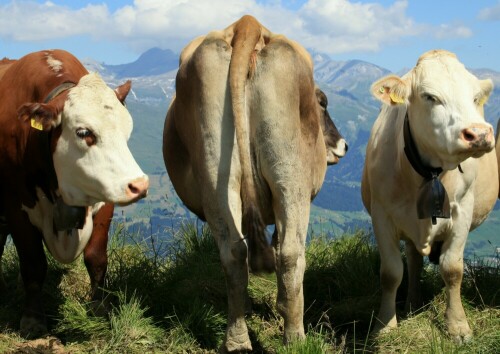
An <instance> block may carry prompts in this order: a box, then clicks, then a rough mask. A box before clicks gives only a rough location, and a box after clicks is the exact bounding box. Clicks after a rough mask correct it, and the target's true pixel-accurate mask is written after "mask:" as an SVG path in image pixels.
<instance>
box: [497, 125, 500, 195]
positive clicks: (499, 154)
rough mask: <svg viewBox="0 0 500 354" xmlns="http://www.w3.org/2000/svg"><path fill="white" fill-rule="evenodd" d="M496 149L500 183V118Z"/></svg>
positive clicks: (499, 193)
mask: <svg viewBox="0 0 500 354" xmlns="http://www.w3.org/2000/svg"><path fill="white" fill-rule="evenodd" d="M496 136H497V137H496V141H497V144H496V151H497V161H498V177H499V183H500V119H499V120H498V123H497V135H496ZM498 198H500V190H499V192H498Z"/></svg>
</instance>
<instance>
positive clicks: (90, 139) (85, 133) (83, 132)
mask: <svg viewBox="0 0 500 354" xmlns="http://www.w3.org/2000/svg"><path fill="white" fill-rule="evenodd" d="M76 136H77V137H79V138H80V139H83V140H85V142H86V143H87V145H88V146H91V145H94V144H95V142H96V138H95V135H94V133H92V131H91V130H90V129H86V128H78V129H77V130H76Z"/></svg>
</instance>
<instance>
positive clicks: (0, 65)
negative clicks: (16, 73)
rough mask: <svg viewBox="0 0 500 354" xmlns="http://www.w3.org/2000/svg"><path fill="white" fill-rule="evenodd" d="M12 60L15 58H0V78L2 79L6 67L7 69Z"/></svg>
mask: <svg viewBox="0 0 500 354" xmlns="http://www.w3.org/2000/svg"><path fill="white" fill-rule="evenodd" d="M14 62H15V60H13V59H7V58H3V59H2V60H0V80H1V79H2V77H3V75H4V74H5V72H6V71H7V69H9V68H10V67H11V65H12V64H13V63H14Z"/></svg>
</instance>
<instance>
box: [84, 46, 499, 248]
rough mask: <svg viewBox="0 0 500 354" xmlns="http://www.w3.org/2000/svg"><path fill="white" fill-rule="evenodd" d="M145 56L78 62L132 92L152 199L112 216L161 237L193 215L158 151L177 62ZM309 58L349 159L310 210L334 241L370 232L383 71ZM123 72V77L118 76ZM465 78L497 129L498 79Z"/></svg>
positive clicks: (135, 138) (137, 145)
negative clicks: (368, 157) (367, 188)
mask: <svg viewBox="0 0 500 354" xmlns="http://www.w3.org/2000/svg"><path fill="white" fill-rule="evenodd" d="M146 53H147V55H145V54H146ZM146 53H145V54H144V55H142V56H141V57H140V58H139V59H138V60H136V61H135V62H133V63H130V64H123V65H119V66H109V65H105V64H103V63H99V62H96V61H95V60H91V59H87V60H84V61H83V62H84V65H85V66H86V67H87V69H88V70H89V71H97V72H99V73H100V74H101V76H102V77H103V78H104V80H105V81H106V82H108V83H109V84H110V86H111V87H113V86H116V85H119V84H121V83H123V82H125V80H127V79H130V80H132V91H131V93H130V94H129V96H128V98H127V105H128V108H129V110H130V112H131V114H132V116H133V117H134V131H133V134H132V137H131V139H130V147H131V150H132V151H133V153H134V155H135V156H136V158H137V160H138V161H139V164H140V165H141V167H143V169H144V170H145V172H147V173H148V174H150V175H151V177H152V179H151V191H150V194H149V196H148V198H147V200H145V201H142V202H141V203H138V204H136V205H134V206H130V207H127V208H125V209H119V211H118V212H117V216H119V215H122V216H123V217H124V218H127V217H129V219H128V220H132V219H133V220H138V219H139V220H142V223H141V224H142V227H146V228H149V232H157V231H158V232H161V231H159V230H160V229H161V228H164V227H167V226H168V227H174V226H175V225H178V224H179V223H180V222H182V221H183V220H185V218H186V217H190V216H191V217H192V215H191V214H190V213H189V211H188V210H187V209H186V208H185V207H184V205H183V204H182V202H181V201H180V200H179V199H178V197H177V196H176V194H175V191H174V189H173V186H172V185H171V183H170V180H169V179H168V176H167V174H166V172H165V166H164V163H163V156H162V151H161V145H162V132H163V124H164V120H165V114H166V112H167V109H168V105H169V104H170V101H171V99H172V97H173V95H174V94H175V75H176V68H177V60H178V59H177V58H176V65H175V68H174V69H172V67H171V66H169V65H167V64H165V60H166V59H165V55H164V54H165V51H161V50H150V51H148V52H146ZM155 53H158V54H159V55H162V58H160V59H158V60H154V58H152V57H150V56H152V55H154V54H155ZM167 54H168V55H170V53H167ZM168 55H167V57H168ZM312 56H313V60H314V63H315V71H314V77H315V80H316V82H317V83H318V85H319V86H320V87H321V88H322V90H323V91H325V93H326V94H327V96H328V99H329V106H328V110H329V112H330V115H331V116H332V119H333V120H334V121H335V124H336V125H337V127H338V128H339V130H340V131H341V133H342V134H343V135H344V137H345V138H346V139H347V141H348V144H349V152H348V153H347V155H346V157H344V158H343V159H341V161H340V163H339V164H338V165H335V166H332V167H329V168H328V170H327V175H326V178H325V182H324V184H323V187H322V189H321V192H320V193H319V194H318V196H317V197H316V199H315V200H314V202H313V204H314V206H313V208H312V213H311V225H312V226H311V227H312V228H313V229H315V228H316V227H317V229H321V230H325V229H326V230H331V232H332V233H334V234H338V233H341V232H342V230H343V231H347V230H349V229H351V230H352V229H353V228H356V227H357V226H359V227H369V225H370V223H369V217H368V215H367V214H366V212H365V211H364V207H363V205H362V203H361V197H360V181H361V173H362V169H363V163H364V156H365V148H366V143H367V140H368V136H369V132H370V129H371V127H372V125H373V122H374V121H375V119H376V117H377V115H378V112H379V109H380V103H379V102H378V101H377V100H375V99H374V98H372V97H371V95H370V92H369V88H370V86H371V84H372V83H373V82H374V81H376V80H377V79H379V78H381V77H383V76H385V75H388V74H390V71H389V70H387V69H385V68H382V67H379V66H377V65H374V64H371V63H368V62H364V61H361V60H348V61H335V60H332V59H331V58H330V57H329V56H328V55H325V54H321V53H312ZM146 59H147V60H146ZM167 59H168V58H167ZM141 63H143V64H141ZM144 63H149V65H150V66H149V67H144V68H142V70H141V65H146V64H144ZM132 64H133V65H132ZM127 67H128V68H130V70H125V69H123V68H127ZM117 68H119V70H118V69H117ZM471 71H472V72H474V73H475V74H476V75H477V76H478V77H480V78H486V77H489V78H491V79H492V80H493V82H494V83H495V86H496V87H497V89H495V91H494V92H493V93H492V95H491V98H490V100H489V103H488V105H487V106H486V108H485V113H486V116H487V119H488V120H489V121H490V122H491V123H493V124H494V125H495V127H496V121H497V119H498V117H499V116H500V73H498V72H495V71H493V70H489V69H478V70H471ZM124 73H132V74H134V75H136V76H133V75H131V76H127V75H124ZM149 73H155V74H154V75H149ZM495 220H496V219H495ZM495 222H497V221H495ZM145 225H146V226H145ZM328 225H329V226H328ZM155 228H156V229H155ZM490 229H491V228H490ZM492 241H493V240H492ZM496 243H500V242H498V241H497V242H496Z"/></svg>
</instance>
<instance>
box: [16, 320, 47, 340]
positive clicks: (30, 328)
mask: <svg viewBox="0 0 500 354" xmlns="http://www.w3.org/2000/svg"><path fill="white" fill-rule="evenodd" d="M19 332H20V333H21V336H22V337H24V338H26V339H33V338H39V337H42V336H44V335H46V334H48V330H47V325H46V323H45V317H43V316H23V317H22V318H21V325H20V328H19Z"/></svg>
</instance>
